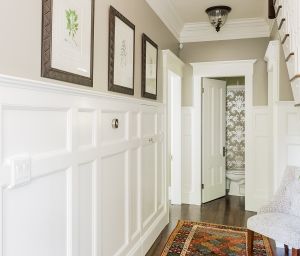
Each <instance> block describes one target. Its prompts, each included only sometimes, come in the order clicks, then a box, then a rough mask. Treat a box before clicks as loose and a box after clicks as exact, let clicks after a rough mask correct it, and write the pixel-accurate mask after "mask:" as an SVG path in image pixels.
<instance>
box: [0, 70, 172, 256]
mask: <svg viewBox="0 0 300 256" xmlns="http://www.w3.org/2000/svg"><path fill="white" fill-rule="evenodd" d="M164 111H165V110H164V106H163V105H162V104H159V103H156V102H152V101H144V100H137V99H133V98H128V97H121V96H113V95H107V94H102V93H99V92H94V91H91V90H86V89H77V88H72V87H66V86H58V85H55V84H49V83H42V82H35V81H29V80H24V79H18V78H12V77H7V76H0V161H1V170H0V192H1V193H0V220H1V221H0V230H2V232H0V255H1V256H20V255H22V256H41V255H43V256H53V255H55V256H125V255H135V256H142V255H145V254H146V252H147V251H148V250H149V248H150V246H151V245H152V244H153V242H154V241H155V239H156V238H157V237H158V235H159V233H160V232H161V231H162V229H163V228H164V227H165V225H166V224H167V223H168V210H167V205H168V204H167V196H166V168H165V127H164V124H165V114H164ZM116 119H117V120H118V127H116V126H114V125H113V124H116V122H113V121H115V120H116Z"/></svg>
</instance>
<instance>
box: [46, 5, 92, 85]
mask: <svg viewBox="0 0 300 256" xmlns="http://www.w3.org/2000/svg"><path fill="white" fill-rule="evenodd" d="M42 3H43V15H42V17H43V20H42V70H41V73H42V74H41V75H42V77H47V78H51V79H56V80H61V81H65V82H70V83H76V84H81V85H85V86H93V46H94V0H42Z"/></svg>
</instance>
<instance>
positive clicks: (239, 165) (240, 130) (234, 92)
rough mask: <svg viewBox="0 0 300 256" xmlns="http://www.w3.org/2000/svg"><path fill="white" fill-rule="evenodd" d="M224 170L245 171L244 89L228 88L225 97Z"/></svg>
mask: <svg viewBox="0 0 300 256" xmlns="http://www.w3.org/2000/svg"><path fill="white" fill-rule="evenodd" d="M226 122H227V123H226V147H227V155H226V168H227V170H232V169H234V170H236V169H245V88H244V86H228V87H227V95H226Z"/></svg>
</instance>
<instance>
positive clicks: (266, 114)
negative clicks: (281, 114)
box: [245, 106, 273, 211]
mask: <svg viewBox="0 0 300 256" xmlns="http://www.w3.org/2000/svg"><path fill="white" fill-rule="evenodd" d="M252 109H253V111H252V115H253V127H252V136H253V137H252V149H251V150H253V152H252V154H251V157H252V159H248V160H249V161H250V162H251V163H252V168H251V169H249V170H248V171H247V172H246V184H245V185H246V210H249V211H257V210H258V209H259V208H260V207H261V206H262V205H263V204H264V203H266V202H267V201H268V200H269V199H270V197H271V196H272V192H273V182H272V181H273V174H272V133H271V114H270V110H269V107H268V106H265V107H264V106H263V107H253V108H252ZM246 157H249V156H247V155H246Z"/></svg>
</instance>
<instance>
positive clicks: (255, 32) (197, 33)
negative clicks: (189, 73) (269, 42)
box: [179, 18, 271, 43]
mask: <svg viewBox="0 0 300 256" xmlns="http://www.w3.org/2000/svg"><path fill="white" fill-rule="evenodd" d="M270 33H271V26H270V23H269V22H267V20H265V19H263V18H247V19H234V20H229V21H228V22H227V23H226V24H225V26H224V27H222V29H221V31H220V32H216V31H215V29H214V28H213V27H212V25H211V24H210V23H209V22H197V23H186V24H185V25H184V27H183V29H182V31H181V33H180V38H179V41H180V42H181V43H191V42H204V41H219V40H233V39H245V38H259V37H269V36H270Z"/></svg>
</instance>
